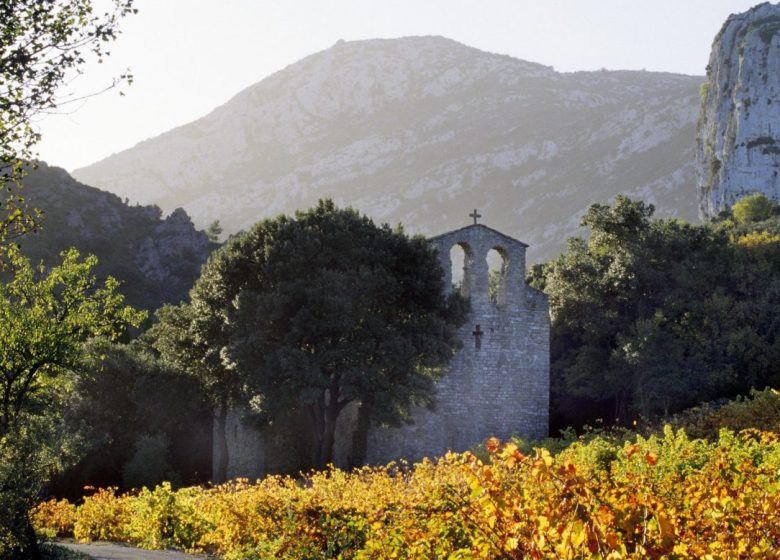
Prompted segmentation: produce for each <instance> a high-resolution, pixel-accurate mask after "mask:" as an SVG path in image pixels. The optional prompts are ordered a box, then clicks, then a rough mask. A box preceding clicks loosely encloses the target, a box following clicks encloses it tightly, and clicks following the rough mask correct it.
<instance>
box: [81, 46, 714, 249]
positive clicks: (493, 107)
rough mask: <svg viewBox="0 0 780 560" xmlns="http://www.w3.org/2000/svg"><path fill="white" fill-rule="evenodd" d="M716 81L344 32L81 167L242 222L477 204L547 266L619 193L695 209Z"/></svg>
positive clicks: (113, 187)
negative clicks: (697, 166)
mask: <svg viewBox="0 0 780 560" xmlns="http://www.w3.org/2000/svg"><path fill="white" fill-rule="evenodd" d="M701 81H702V78H701V77H695V76H682V75H674V74H664V73H658V72H628V71H619V72H618V71H616V72H612V71H606V70H605V71H598V72H574V73H560V72H556V71H555V70H553V69H552V68H550V67H547V66H542V65H540V64H534V63H531V62H526V61H523V60H518V59H515V58H511V57H509V56H502V55H497V54H493V53H487V52H483V51H479V50H477V49H474V48H470V47H467V46H465V45H462V44H459V43H456V42H455V41H451V40H449V39H445V38H442V37H407V38H402V39H387V40H368V41H355V42H339V43H337V44H336V45H334V46H333V47H331V48H329V49H327V50H325V51H323V52H320V53H317V54H314V55H311V56H309V57H307V58H305V59H303V60H301V61H299V62H296V63H295V64H292V65H290V66H288V67H287V68H285V69H283V70H281V71H279V72H277V73H276V74H274V75H272V76H269V77H268V78H266V79H264V80H262V81H261V82H259V83H257V84H255V85H253V86H251V87H249V88H248V89H246V90H245V91H243V92H241V93H239V94H238V95H236V96H235V97H234V98H233V99H231V100H230V101H229V102H227V103H226V104H225V105H223V106H221V107H218V108H217V109H215V110H214V111H212V112H211V113H210V114H209V115H207V116H205V117H203V118H202V119H199V120H197V121H195V122H192V123H190V124H187V125H185V126H182V127H179V128H176V129H174V130H171V131H169V132H166V133H165V134H163V135H161V136H158V137H156V138H153V139H151V140H148V141H145V142H142V143H140V144H138V145H137V146H135V147H134V148H131V149H129V150H125V151H123V152H121V153H119V154H116V155H114V156H112V157H109V158H107V159H105V160H103V161H101V162H98V163H96V164H94V165H91V166H89V167H86V168H83V169H79V170H76V171H74V176H75V177H77V178H78V179H79V180H82V181H84V182H86V183H88V184H90V185H95V186H97V187H99V188H101V189H105V190H109V191H112V192H115V193H117V194H119V195H120V196H123V197H125V196H127V197H129V198H130V200H131V201H133V202H140V203H143V204H152V203H153V204H158V205H159V206H161V207H162V208H163V210H165V211H166V212H169V211H171V210H173V209H174V208H177V207H183V208H184V209H186V210H187V212H188V213H189V214H190V215H191V216H192V217H193V221H194V222H195V224H196V225H197V226H198V227H205V226H207V224H209V223H211V222H212V221H213V220H216V219H218V220H220V222H221V223H222V225H223V227H224V228H225V231H226V233H234V232H236V231H237V230H239V229H243V228H246V227H248V226H249V225H251V224H252V223H254V222H256V221H257V220H259V219H261V218H264V217H271V216H275V215H277V214H279V213H287V214H290V213H292V212H294V211H295V210H296V209H301V208H308V207H310V206H312V205H314V204H316V202H317V199H319V198H323V197H331V198H333V199H334V200H335V201H336V202H337V203H338V204H340V205H347V204H349V205H352V206H353V207H355V208H357V209H358V210H360V211H362V212H365V213H366V214H368V215H369V216H370V217H372V218H373V219H374V220H376V221H378V222H388V223H390V224H397V223H398V222H402V223H403V224H404V226H405V227H406V229H407V231H408V232H410V233H420V234H424V235H432V234H437V233H441V232H442V231H447V230H450V229H455V228H458V227H461V226H463V225H466V224H467V223H470V220H469V219H468V213H469V212H470V211H471V210H472V209H474V208H478V209H479V210H480V212H481V213H482V215H483V216H484V220H485V221H486V222H488V223H490V224H491V225H493V226H494V227H496V228H498V229H500V230H501V231H505V232H507V233H508V234H510V235H513V236H515V237H518V238H519V239H522V240H523V241H525V242H526V243H528V244H529V245H530V248H529V258H530V260H531V261H539V260H543V259H545V258H549V257H551V256H554V255H555V254H556V253H557V252H559V251H560V250H561V249H563V247H564V244H565V240H566V237H567V236H570V235H573V234H575V233H577V231H578V229H577V228H578V224H579V222H580V219H581V216H582V214H583V212H584V211H585V210H586V209H587V208H588V206H589V205H590V204H593V203H595V202H605V201H608V200H610V199H612V198H613V197H614V196H615V195H617V194H619V193H624V194H627V195H628V196H631V197H634V198H641V199H643V200H646V201H648V202H652V203H654V204H655V205H656V207H657V209H658V211H657V215H659V216H678V217H681V218H685V219H689V220H691V219H695V218H696V215H697V204H696V186H695V176H694V165H693V160H694V155H693V152H694V138H695V123H696V116H697V114H698V110H699V96H698V91H699V85H700V84H701Z"/></svg>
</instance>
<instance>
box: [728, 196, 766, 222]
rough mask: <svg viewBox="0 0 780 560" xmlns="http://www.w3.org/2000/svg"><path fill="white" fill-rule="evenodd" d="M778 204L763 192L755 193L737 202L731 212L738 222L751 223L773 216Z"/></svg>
mask: <svg viewBox="0 0 780 560" xmlns="http://www.w3.org/2000/svg"><path fill="white" fill-rule="evenodd" d="M776 206H777V205H776V204H774V203H773V202H772V201H771V200H769V199H768V198H767V197H766V196H765V195H764V194H763V193H753V194H749V195H747V196H743V197H742V198H740V199H739V200H738V201H737V202H735V203H734V205H733V206H732V207H731V213H732V214H733V215H734V219H735V220H736V221H737V223H739V224H750V223H753V222H760V221H763V220H766V219H768V218H769V217H771V216H772V214H773V213H774V211H775V207H776Z"/></svg>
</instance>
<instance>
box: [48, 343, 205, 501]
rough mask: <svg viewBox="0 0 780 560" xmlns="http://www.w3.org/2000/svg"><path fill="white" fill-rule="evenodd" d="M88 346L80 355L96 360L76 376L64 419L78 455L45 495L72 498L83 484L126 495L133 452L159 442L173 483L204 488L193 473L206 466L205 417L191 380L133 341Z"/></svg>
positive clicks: (197, 389)
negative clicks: (77, 442)
mask: <svg viewBox="0 0 780 560" xmlns="http://www.w3.org/2000/svg"><path fill="white" fill-rule="evenodd" d="M88 344H89V348H88V349H86V351H87V352H88V353H89V354H90V355H93V356H96V358H95V359H94V360H91V361H90V363H89V364H88V365H87V367H85V368H84V370H83V371H82V372H81V373H80V374H79V376H78V379H77V380H76V383H75V385H74V393H75V395H74V396H73V398H72V399H71V401H70V403H69V406H68V410H67V412H66V414H65V419H66V421H67V426H68V427H69V428H71V429H72V430H73V431H74V432H78V433H79V434H80V436H81V438H82V440H83V442H84V445H83V447H84V448H85V450H84V452H83V453H82V454H81V455H80V457H79V460H78V462H77V463H76V464H74V465H72V466H71V467H70V468H68V469H67V470H66V471H65V472H63V473H62V474H60V475H58V476H57V477H55V479H54V480H52V483H51V485H50V489H51V492H52V493H54V494H56V495H64V496H68V497H71V498H72V499H79V498H80V497H81V493H82V489H83V488H84V486H87V485H90V486H95V487H106V486H121V487H123V488H124V489H128V490H129V489H130V488H131V487H132V486H133V484H134V483H137V482H138V479H137V478H135V479H133V477H131V478H130V479H129V480H127V481H125V477H124V476H123V475H122V472H123V470H125V467H126V466H127V464H128V463H129V462H133V459H134V458H133V450H134V449H136V448H138V449H141V451H142V453H141V454H142V455H148V452H149V451H150V450H155V449H159V446H160V444H161V443H162V442H168V443H169V446H168V448H166V449H165V450H164V454H163V456H169V457H170V460H171V468H172V471H173V472H174V473H175V474H176V480H182V481H186V482H188V483H193V484H197V483H201V482H205V480H204V479H203V478H198V477H197V473H207V472H208V471H209V470H210V468H211V462H210V461H209V460H207V459H205V458H206V457H209V456H210V454H211V438H210V437H209V436H210V434H211V417H210V414H211V411H210V410H209V409H208V408H207V407H206V403H205V399H204V396H203V394H202V391H201V389H200V386H199V385H198V384H197V382H196V381H195V380H194V379H192V378H190V377H187V376H183V375H181V373H180V372H179V371H178V370H176V369H174V368H172V367H170V366H169V365H167V364H165V363H163V362H162V361H161V360H159V359H157V358H156V357H155V356H153V355H152V354H151V353H150V352H149V351H148V350H147V349H146V348H145V347H144V345H142V344H140V343H139V341H138V340H137V339H136V340H134V341H132V342H131V343H130V344H121V343H120V344H117V343H111V342H108V341H105V340H94V341H90V342H89V343H88ZM204 433H205V437H204ZM135 463H136V468H133V469H131V470H134V471H135V472H136V473H137V472H138V468H137V467H139V466H142V463H143V461H135ZM158 472H159V471H158ZM149 480H150V479H149V478H147V479H145V482H149ZM165 480H169V481H172V479H171V478H170V477H167V478H165ZM162 481H163V479H162V478H159V479H157V480H154V481H152V482H151V484H152V486H154V484H158V483H160V482H162ZM125 482H128V484H125Z"/></svg>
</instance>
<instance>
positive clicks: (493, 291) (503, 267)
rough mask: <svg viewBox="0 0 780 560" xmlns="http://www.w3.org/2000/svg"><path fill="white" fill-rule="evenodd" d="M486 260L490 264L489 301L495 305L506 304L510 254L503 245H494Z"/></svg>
mask: <svg viewBox="0 0 780 560" xmlns="http://www.w3.org/2000/svg"><path fill="white" fill-rule="evenodd" d="M485 260H486V261H487V264H488V301H489V302H490V303H492V304H494V305H499V306H500V305H505V304H506V286H507V271H508V270H509V256H508V255H507V252H506V250H505V249H504V248H503V247H493V248H492V249H490V251H488V253H487V256H486V257H485Z"/></svg>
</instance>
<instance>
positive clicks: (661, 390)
mask: <svg viewBox="0 0 780 560" xmlns="http://www.w3.org/2000/svg"><path fill="white" fill-rule="evenodd" d="M652 213H653V208H652V206H647V205H645V204H643V203H641V202H634V201H631V200H629V199H627V198H625V197H618V198H617V199H616V201H615V204H614V205H613V206H611V207H610V206H605V205H594V206H592V207H591V208H590V210H589V211H588V212H587V214H586V215H585V218H584V219H583V225H585V226H586V227H588V228H589V229H590V232H591V236H590V240H589V241H587V242H586V241H584V240H581V239H574V240H571V241H570V242H569V250H568V252H567V253H566V254H564V255H562V256H561V257H559V258H558V259H556V260H554V261H552V262H550V263H548V264H547V265H545V266H544V267H543V268H536V269H533V270H532V273H531V281H532V283H534V284H535V285H536V286H537V287H541V288H543V289H544V290H545V292H546V293H547V294H548V295H549V296H550V304H551V313H552V319H553V325H552V340H551V351H552V357H551V358H552V362H551V368H552V403H553V404H552V406H551V410H552V411H553V414H554V415H555V418H554V420H553V423H554V424H557V425H558V426H563V425H569V424H571V425H582V424H583V423H586V422H593V421H594V420H595V419H596V418H604V419H605V420H607V421H608V422H611V421H613V420H614V421H617V422H621V423H627V422H630V421H631V420H632V419H635V418H638V417H640V416H644V417H656V416H658V415H662V414H666V413H671V412H675V411H678V410H681V409H683V408H686V407H689V406H692V405H694V404H696V403H699V402H702V401H707V400H710V399H714V398H719V397H731V396H734V395H736V394H740V393H743V394H744V393H746V392H747V391H748V390H749V389H750V388H751V387H764V386H766V385H775V386H777V385H778V384H780V366H779V365H778V364H780V338H779V337H778V333H780V323H779V322H778V318H777V316H778V314H777V310H778V309H780V279H778V277H777V274H776V271H777V270H780V240H778V239H773V238H772V237H771V236H770V235H769V234H765V236H764V237H762V238H761V239H759V240H755V239H754V240H753V241H750V239H752V238H745V237H744V236H740V235H739V234H738V233H737V232H735V231H734V230H733V229H730V227H729V226H728V225H721V226H711V225H702V226H695V225H690V224H686V223H682V222H679V221H675V220H653V219H651V216H652Z"/></svg>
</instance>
